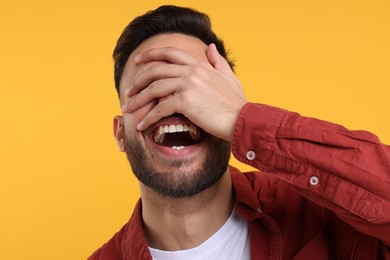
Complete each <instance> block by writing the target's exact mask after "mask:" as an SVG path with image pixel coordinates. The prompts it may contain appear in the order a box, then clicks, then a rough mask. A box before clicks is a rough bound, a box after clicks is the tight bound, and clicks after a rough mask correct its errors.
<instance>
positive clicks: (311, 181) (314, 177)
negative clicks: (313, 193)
mask: <svg viewBox="0 0 390 260" xmlns="http://www.w3.org/2000/svg"><path fill="white" fill-rule="evenodd" d="M319 182H320V181H319V180H318V177H316V176H312V177H310V184H311V185H313V186H316V185H317V184H318V183H319Z"/></svg>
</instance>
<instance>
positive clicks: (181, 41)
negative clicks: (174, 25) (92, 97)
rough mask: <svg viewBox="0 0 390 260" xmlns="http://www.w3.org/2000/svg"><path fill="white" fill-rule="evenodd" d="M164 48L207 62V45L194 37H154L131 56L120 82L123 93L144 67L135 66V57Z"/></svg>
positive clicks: (174, 35) (181, 35) (169, 34)
mask: <svg viewBox="0 0 390 260" xmlns="http://www.w3.org/2000/svg"><path fill="white" fill-rule="evenodd" d="M163 47H175V48H178V49H181V50H185V51H187V52H189V53H190V54H192V55H193V56H195V57H197V58H199V59H202V60H207V56H206V50H207V45H206V44H205V43H204V42H202V41H201V40H200V39H198V38H196V37H194V36H189V35H184V34H180V33H166V34H158V35H155V36H152V37H150V38H148V39H147V40H145V41H144V42H142V43H141V44H140V45H139V46H138V47H137V48H136V49H135V50H134V51H133V52H132V53H131V55H130V56H129V59H128V60H127V62H126V65H125V68H124V70H123V74H122V77H121V80H120V89H121V90H120V91H121V92H122V91H124V88H126V86H128V85H129V83H130V82H131V80H132V79H133V77H134V76H135V75H136V74H137V71H138V70H139V69H140V68H141V66H142V65H136V64H135V62H134V57H135V56H136V55H137V54H139V53H142V52H144V51H146V50H149V49H154V48H163ZM121 96H122V95H121Z"/></svg>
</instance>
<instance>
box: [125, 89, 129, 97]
mask: <svg viewBox="0 0 390 260" xmlns="http://www.w3.org/2000/svg"><path fill="white" fill-rule="evenodd" d="M129 94H130V88H127V89H126V90H125V95H126V96H128V95H129Z"/></svg>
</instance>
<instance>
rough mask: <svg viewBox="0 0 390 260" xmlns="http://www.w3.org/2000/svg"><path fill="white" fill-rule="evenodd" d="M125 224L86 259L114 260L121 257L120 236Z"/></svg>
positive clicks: (122, 234)
mask: <svg viewBox="0 0 390 260" xmlns="http://www.w3.org/2000/svg"><path fill="white" fill-rule="evenodd" d="M127 225H128V224H126V225H125V226H123V227H122V228H121V230H120V231H119V232H118V233H116V234H115V235H114V236H113V237H112V238H111V239H110V240H109V241H108V242H107V243H105V244H104V245H103V246H102V247H100V248H99V249H98V250H96V251H95V252H94V253H93V254H92V255H91V256H90V257H89V258H88V260H103V259H104V260H111V259H112V260H114V259H122V248H121V243H122V238H123V236H124V233H125V230H126V228H127Z"/></svg>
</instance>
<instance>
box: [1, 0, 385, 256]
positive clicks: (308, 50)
mask: <svg viewBox="0 0 390 260" xmlns="http://www.w3.org/2000/svg"><path fill="white" fill-rule="evenodd" d="M167 3H171V4H180V5H185V6H190V7H195V8H197V9H199V10H202V11H204V12H206V13H208V14H210V15H211V17H212V20H213V24H214V29H215V30H216V32H217V33H218V34H219V35H220V36H222V38H223V39H224V40H225V42H226V44H227V46H228V48H229V49H230V50H231V52H232V54H233V57H234V58H235V59H236V60H237V74H238V76H239V78H240V80H241V82H242V84H243V86H244V90H245V92H246V95H247V96H248V98H249V99H250V100H251V101H257V102H261V103H266V104H270V105H274V106H279V107H283V108H287V109H289V110H293V111H297V112H300V113H301V114H303V115H307V116H314V117H319V118H322V119H326V120H330V121H333V122H337V123H341V124H343V125H345V126H347V127H348V128H351V129H365V130H369V131H371V132H374V133H376V134H377V135H378V136H379V137H380V138H381V140H382V141H383V142H385V143H390V123H389V119H390V116H389V112H390V103H389V99H390V90H389V87H390V84H389V83H390V79H389V71H390V49H389V46H390V36H389V32H390V2H389V1H387V0H382V1H381V0H365V1H359V0H349V1H342V0H337V1H336V0H334V1H333V0H332V1H329V0H319V1H312V0H307V1H290V0H282V1H228V0H225V1H210V0H207V1H178V0H176V1H170V2H167V1H111V0H110V1H108V0H106V1H104V0H68V1H53V0H51V1H49V0H47V1H44V0H37V1H27V0H15V1H6V0H3V1H2V2H1V4H0V26H1V27H0V28H1V31H0V37H1V41H0V73H1V76H0V86H1V94H0V120H1V121H0V122H1V130H0V146H1V149H0V177H1V178H0V259H7V260H11V259H37V260H38V259H39V260H44V259H56V260H62V259H63V260H69V259H85V258H86V257H87V256H88V255H89V254H90V253H92V252H93V251H94V250H95V249H97V248H98V247H100V245H101V244H103V243H104V242H105V241H107V240H108V239H109V238H110V237H111V236H112V235H113V234H114V233H115V232H116V231H117V230H119V228H120V227H121V226H122V225H123V224H124V223H125V222H126V221H127V220H128V218H129V217H130V215H131V212H132V209H133V206H134V203H135V202H136V200H137V199H138V196H139V192H138V186H137V182H136V180H135V179H134V177H132V173H131V172H130V167H129V165H128V163H127V161H126V158H125V156H124V154H120V153H119V152H118V151H117V148H116V144H115V142H114V138H113V136H112V118H113V116H114V115H116V114H118V113H119V112H120V109H119V105H118V101H117V98H116V93H115V90H114V83H113V80H112V78H113V77H112V74H113V72H112V66H113V63H112V59H111V52H112V50H113V48H114V45H115V43H116V40H117V38H118V36H119V34H120V33H121V31H122V30H123V28H124V27H125V26H126V25H127V23H128V22H129V21H130V20H131V19H132V18H133V17H134V16H136V15H139V14H142V13H144V12H145V11H147V10H150V9H154V8H155V7H157V6H159V5H161V4H167ZM233 164H235V165H237V162H235V161H234V162H233Z"/></svg>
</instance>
